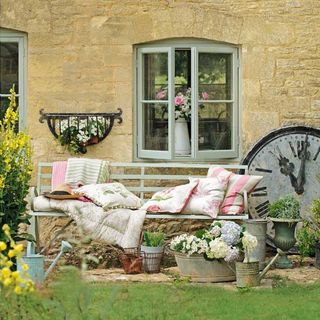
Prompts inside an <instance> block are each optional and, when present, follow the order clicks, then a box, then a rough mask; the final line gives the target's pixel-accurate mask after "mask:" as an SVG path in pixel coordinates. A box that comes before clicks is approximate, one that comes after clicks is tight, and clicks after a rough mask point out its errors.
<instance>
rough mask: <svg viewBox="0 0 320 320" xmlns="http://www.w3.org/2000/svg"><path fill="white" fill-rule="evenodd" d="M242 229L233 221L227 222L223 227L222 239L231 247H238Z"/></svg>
mask: <svg viewBox="0 0 320 320" xmlns="http://www.w3.org/2000/svg"><path fill="white" fill-rule="evenodd" d="M240 233H241V227H240V226H239V225H238V224H236V223H235V222H232V221H225V222H224V223H223V225H222V227H221V238H222V239H223V240H224V241H225V242H226V243H227V244H228V245H229V246H232V245H236V244H237V243H238V242H239V240H240Z"/></svg>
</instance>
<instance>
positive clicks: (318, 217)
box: [311, 199, 320, 227]
mask: <svg viewBox="0 0 320 320" xmlns="http://www.w3.org/2000/svg"><path fill="white" fill-rule="evenodd" d="M311 212H312V214H313V218H314V222H315V223H316V224H317V225H318V227H320V199H315V200H313V201H312V205H311Z"/></svg>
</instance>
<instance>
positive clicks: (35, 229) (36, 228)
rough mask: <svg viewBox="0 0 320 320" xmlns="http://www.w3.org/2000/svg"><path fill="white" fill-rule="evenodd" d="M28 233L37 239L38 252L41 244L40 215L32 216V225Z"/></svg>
mask: <svg viewBox="0 0 320 320" xmlns="http://www.w3.org/2000/svg"><path fill="white" fill-rule="evenodd" d="M28 233H29V234H31V235H32V236H33V237H34V239H35V241H36V248H37V252H38V250H39V246H40V241H39V224H38V217H36V216H31V218H30V225H29V227H28Z"/></svg>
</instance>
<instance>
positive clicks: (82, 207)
mask: <svg viewBox="0 0 320 320" xmlns="http://www.w3.org/2000/svg"><path fill="white" fill-rule="evenodd" d="M33 209H34V210H35V211H62V212H64V213H65V214H66V215H67V216H69V217H70V218H72V219H73V220H74V221H75V222H76V224H77V225H78V227H80V228H82V230H83V231H84V232H86V233H89V234H90V235H91V236H92V238H93V239H100V240H104V241H106V242H108V243H110V244H116V245H118V246H120V247H122V248H130V247H137V246H138V244H139V240H140V233H141V230H142V226H143V221H144V219H145V215H146V211H145V210H130V209H112V210H108V211H105V210H104V209H103V208H101V207H99V206H97V205H95V204H94V203H91V202H81V201H77V200H53V199H48V198H45V197H43V196H39V197H36V198H35V199H34V201H33Z"/></svg>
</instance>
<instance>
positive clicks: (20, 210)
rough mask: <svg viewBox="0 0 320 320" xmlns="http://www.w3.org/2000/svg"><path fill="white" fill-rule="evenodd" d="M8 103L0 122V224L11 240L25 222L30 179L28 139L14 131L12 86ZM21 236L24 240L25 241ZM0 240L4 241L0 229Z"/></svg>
mask: <svg viewBox="0 0 320 320" xmlns="http://www.w3.org/2000/svg"><path fill="white" fill-rule="evenodd" d="M9 100H10V104H9V107H8V109H7V110H6V113H5V117H4V119H2V120H0V225H4V224H8V225H9V226H10V229H11V236H12V237H13V238H14V239H16V240H17V239H19V237H20V238H23V236H25V237H26V235H18V226H19V224H20V223H21V222H23V223H28V216H27V214H26V204H27V202H26V201H25V200H24V199H25V197H26V195H27V194H28V189H29V181H30V178H31V170H32V164H31V147H30V138H29V136H28V135H26V134H25V133H24V132H18V119H19V117H18V111H17V103H16V93H15V91H14V87H13V88H12V89H11V90H10V96H9ZM25 237H24V238H25ZM0 241H4V242H6V238H5V234H4V232H2V231H1V230H0Z"/></svg>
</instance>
